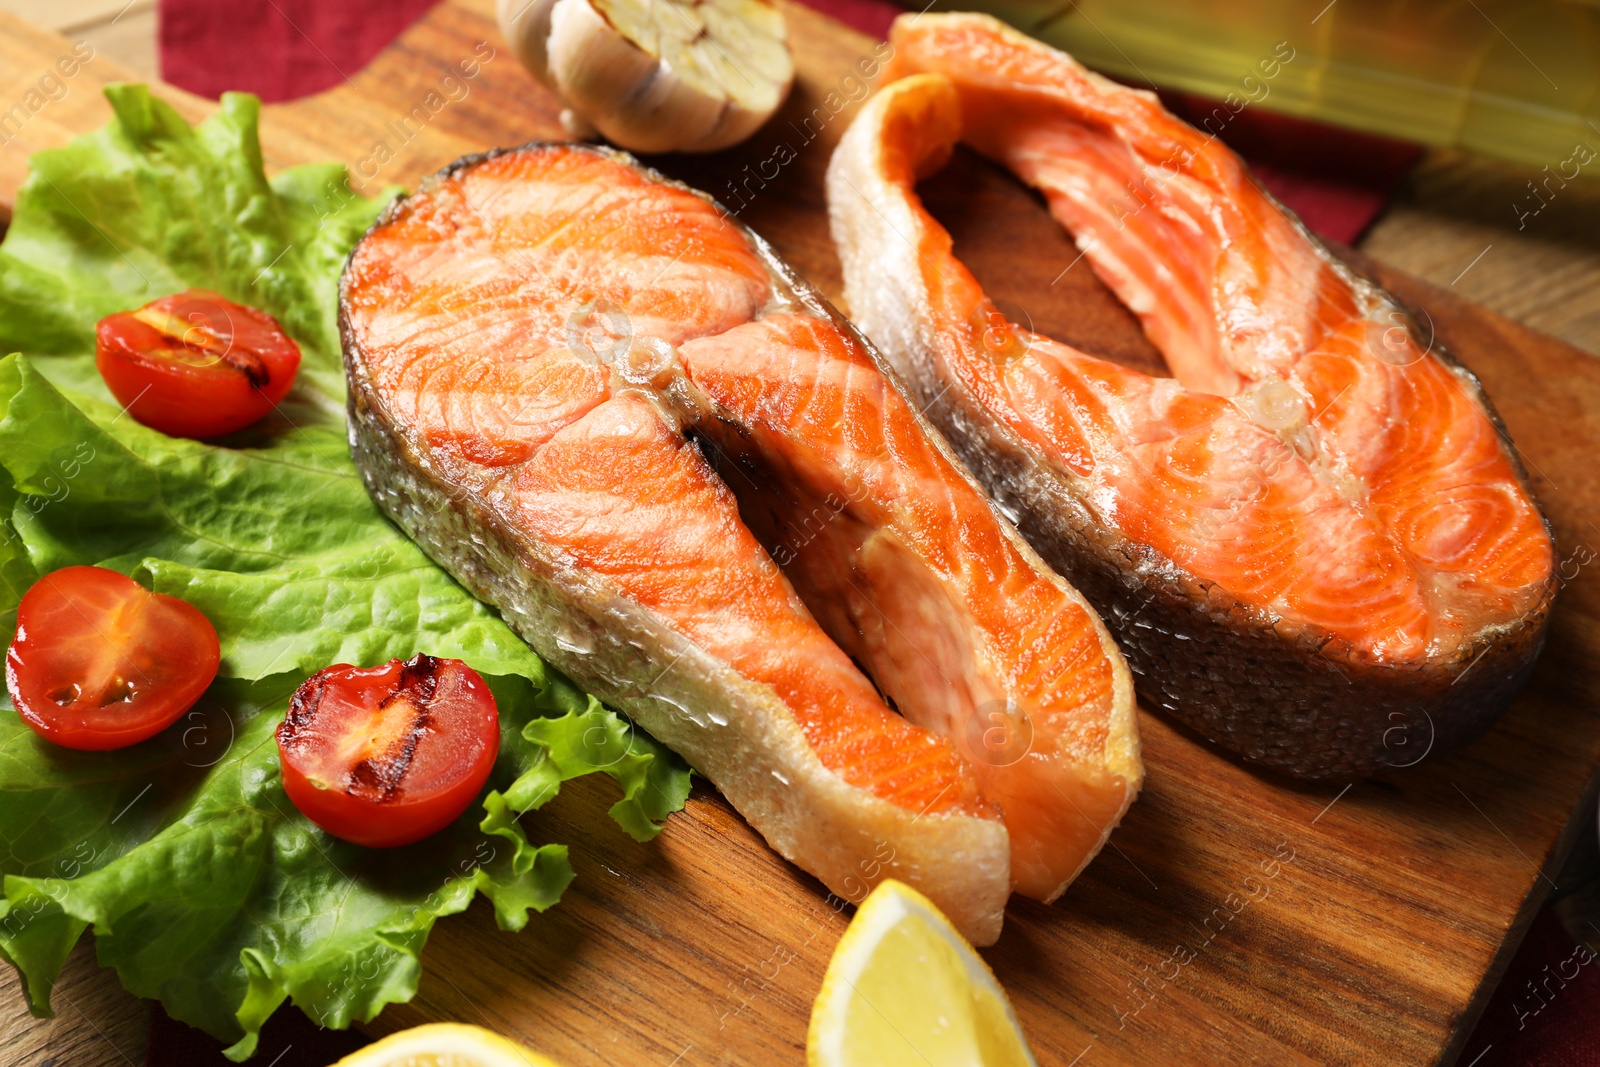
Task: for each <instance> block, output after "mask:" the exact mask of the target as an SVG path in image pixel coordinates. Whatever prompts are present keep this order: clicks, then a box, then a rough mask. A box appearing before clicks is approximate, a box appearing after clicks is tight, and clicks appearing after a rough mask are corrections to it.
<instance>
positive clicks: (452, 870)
mask: <svg viewBox="0 0 1600 1067" xmlns="http://www.w3.org/2000/svg"><path fill="white" fill-rule="evenodd" d="M107 96H108V97H109V99H110V100H111V103H112V108H113V111H114V115H115V117H114V119H113V121H112V123H111V124H110V125H109V126H108V127H106V128H105V129H104V130H101V131H99V132H98V133H95V134H92V135H90V136H88V137H84V138H81V139H79V140H78V141H75V142H74V143H73V144H71V145H70V146H68V147H66V148H63V149H58V150H54V151H50V152H44V153H40V154H39V155H37V156H35V157H34V159H33V161H32V162H33V174H32V176H31V177H30V179H29V181H28V183H27V184H26V185H25V186H24V188H23V190H22V192H21V193H20V194H19V196H18V199H17V205H16V211H15V217H14V221H13V223H12V226H11V229H10V231H9V233H8V234H7V235H6V239H5V242H4V243H3V244H0V352H6V351H10V350H17V351H19V352H21V353H22V354H21V355H12V356H7V357H5V358H4V359H0V517H3V525H0V627H4V628H5V632H6V633H9V632H10V629H11V628H12V627H14V625H15V611H16V605H17V602H18V600H19V599H20V597H21V595H22V594H23V592H24V591H26V589H27V588H28V587H29V586H30V585H31V584H32V583H33V582H34V581H35V580H37V578H38V577H39V576H40V575H42V574H44V573H47V572H49V571H52V570H55V569H56V568H59V567H63V566H68V565H71V564H76V563H94V564H98V565H101V566H106V567H111V568H113V569H115V570H119V571H122V572H123V573H126V574H130V575H133V576H134V577H135V578H137V579H138V580H139V581H141V582H143V583H145V584H146V585H149V586H150V587H152V588H154V589H156V590H158V591H161V592H165V593H170V594H172V595H174V596H179V597H182V598H183V599H185V600H187V601H189V602H190V603H192V604H194V605H195V606H197V607H199V608H200V609H201V610H202V611H204V612H205V613H206V615H207V616H208V617H209V618H210V619H211V621H212V622H213V624H214V625H215V626H216V628H217V632H218V636H219V638H220V639H221V643H222V667H221V671H220V673H219V676H218V679H217V681H216V682H215V683H214V684H213V685H212V686H211V688H210V689H209V690H208V691H207V693H206V695H205V697H204V698H202V700H201V701H200V703H199V704H197V705H196V706H195V708H194V709H193V710H191V711H190V712H189V713H188V714H187V715H186V716H185V718H184V719H182V720H181V721H180V722H179V723H178V724H177V725H175V726H173V727H172V728H171V729H169V730H168V731H166V732H165V733H164V734H162V735H161V736H159V737H156V738H153V739H151V740H150V741H147V742H145V743H144V744H141V745H136V746H133V747H131V748H128V749H123V750H121V751H118V752H110V753H78V752H70V751H67V750H64V749H60V748H57V747H55V746H53V745H50V744H48V743H46V742H44V741H42V740H41V739H39V738H38V737H37V736H36V735H34V734H33V733H32V731H30V730H29V729H28V728H27V727H26V726H25V725H23V724H22V722H21V720H20V719H19V718H18V717H17V716H16V715H15V714H14V712H12V711H10V710H6V711H0V876H3V879H0V890H3V896H0V957H3V958H4V959H6V960H7V961H9V962H11V963H12V964H13V965H15V966H16V967H17V968H18V970H19V971H20V972H21V973H22V975H23V978H24V981H25V985H26V989H27V992H28V996H29V1001H30V1004H31V1006H32V1007H33V1009H34V1010H35V1011H36V1012H38V1013H40V1014H48V1012H49V1010H50V1006H49V999H50V989H51V986H52V984H53V983H54V981H55V979H56V977H57V975H58V974H59V972H60V969H61V966H62V964H63V962H64V961H65V958H66V955H67V953H68V952H69V951H70V950H71V948H72V946H73V945H74V944H75V943H76V942H77V940H78V939H79V938H80V937H81V936H82V934H83V932H84V931H85V930H86V929H90V928H92V929H93V931H94V934H95V940H96V948H97V951H98V953H99V958H100V960H101V962H102V963H104V964H105V965H107V966H112V967H115V968H116V969H117V971H118V973H119V975H120V976H121V978H122V981H123V982H124V984H125V985H126V986H127V987H128V988H129V989H130V990H132V991H134V992H136V993H138V994H140V995H142V996H148V997H154V998H159V999H160V1000H161V1001H162V1003H163V1004H164V1005H165V1006H166V1009H167V1011H168V1012H169V1013H170V1014H171V1015H173V1016H174V1017H176V1018H179V1019H182V1020H184V1021H186V1022H190V1023H192V1024H194V1025H196V1026H200V1027H202V1028H204V1029H206V1030H207V1031H209V1032H210V1033H212V1034H214V1035H216V1036H218V1037H221V1038H223V1039H225V1040H229V1041H233V1042H234V1045H233V1047H232V1048H231V1049H230V1055H232V1056H234V1057H235V1058H241V1059H242V1058H244V1057H246V1056H248V1055H250V1054H251V1053H252V1052H253V1051H254V1048H255V1042H256V1037H257V1034H258V1032H259V1030H260V1027H261V1025H262V1023H263V1022H265V1020H266V1019H267V1017H268V1016H270V1015H271V1013H272V1012H273V1011H274V1010H276V1009H277V1008H278V1006H279V1005H281V1004H282V1002H283V1001H284V1000H285V999H289V1000H292V1001H293V1002H294V1003H295V1004H297V1005H298V1006H300V1007H301V1008H302V1009H303V1010H305V1011H306V1012H307V1013H308V1014H309V1015H310V1016H311V1017H312V1018H313V1019H315V1020H316V1021H317V1022H319V1023H321V1024H323V1025H327V1026H335V1027H342V1026H347V1025H349V1024H350V1022H351V1021H352V1020H366V1019H370V1018H371V1017H372V1016H374V1015H375V1014H377V1012H378V1011H379V1010H381V1009H382V1007H383V1006H384V1005H385V1004H389V1003H393V1002H395V1001H398V1000H405V999H408V998H409V997H411V996H412V995H413V994H414V993H415V990H416V985H417V979H418V974H419V963H418V954H419V952H420V951H421V948H422V945H423V942H424V941H425V939H426V938H427V935H428V932H429V930H430V929H431V928H432V925H433V923H434V921H435V920H436V919H438V918H439V917H441V916H444V915H449V914H453V913H455V912H459V911H461V910H462V909H464V908H465V907H467V905H468V903H469V902H470V901H471V900H472V899H473V898H474V897H475V896H476V895H477V894H479V893H482V894H483V895H484V896H485V897H486V898H487V899H488V900H489V901H490V903H491V904H492V905H493V907H494V910H495V916H496V919H497V921H498V923H499V924H500V926H501V927H503V928H505V929H507V930H519V929H521V928H522V927H523V926H524V925H525V924H526V922H527V921H528V913H529V912H530V911H543V910H544V909H545V908H548V907H550V906H551V905H552V904H554V903H555V902H556V901H557V900H558V899H559V898H560V896H561V893H562V891H563V889H564V888H565V887H566V885H567V883H568V882H569V881H570V880H571V878H572V876H573V873H572V869H571V867H570V865H569V864H568V862H567V855H566V848H565V846H563V845H560V844H544V845H540V846H535V845H534V844H532V843H530V841H529V840H528V838H527V836H526V834H525V832H524V830H523V827H522V825H521V823H520V822H519V821H518V819H519V817H520V816H521V815H522V814H523V813H525V812H528V811H531V810H534V809H536V808H538V807H540V806H541V805H543V804H545V803H547V802H548V801H549V800H550V798H551V797H553V796H555V794H556V792H557V791H558V790H559V788H560V786H561V783H562V782H564V781H566V780H568V779H571V778H573V777H576V776H578V775H582V774H589V773H604V774H608V775H610V776H611V777H612V778H614V779H615V780H616V781H617V783H618V784H619V786H620V787H621V790H622V798H621V799H620V800H619V801H618V802H617V803H616V804H615V806H614V807H613V808H612V809H611V814H612V816H613V818H615V819H616V820H617V822H618V823H620V824H621V825H622V826H623V827H624V828H625V829H626V830H627V831H628V832H629V833H631V834H632V835H633V836H634V837H636V838H638V839H640V840H646V839H648V838H649V837H651V836H653V835H654V834H655V833H656V832H657V831H658V830H659V828H660V825H661V821H662V820H663V819H665V818H666V816H667V815H668V814H670V813H671V812H673V811H676V810H678V809H679V808H681V807H682V805H683V802H684V799H685V798H686V796H687V793H688V782H689V775H688V770H687V768H686V767H685V766H684V765H683V763H682V762H681V761H680V760H678V759H677V757H675V756H673V755H672V754H671V753H670V752H668V751H667V750H665V749H664V748H662V747H661V746H660V745H658V744H657V743H656V742H654V741H653V740H651V739H650V738H649V737H648V736H646V735H644V734H643V733H640V732H639V731H637V730H635V729H634V728H633V727H631V726H630V725H629V724H628V723H627V722H626V721H624V720H623V719H621V718H619V717H618V716H617V715H615V714H614V713H613V712H611V711H610V710H609V709H607V708H605V707H604V706H603V705H601V704H600V703H599V702H598V701H596V700H595V699H594V698H593V697H590V696H587V695H586V694H583V693H581V692H580V691H579V690H577V689H576V688H575V687H574V686H573V685H572V684H571V683H570V682H568V681H566V680H565V679H564V678H562V677H561V676H560V675H558V674H557V673H555V672H554V671H553V670H551V669H549V668H548V667H547V666H546V665H545V664H544V662H543V661H542V660H541V659H539V657H538V656H537V655H535V654H534V653H533V652H532V650H531V649H529V648H528V646H527V645H526V644H525V643H523V642H522V641H521V639H519V638H518V637H517V636H516V635H515V634H514V633H513V632H512V631H511V630H510V629H509V628H508V627H507V626H506V625H505V623H504V622H503V621H502V620H501V619H500V617H499V616H498V614H496V613H495V612H493V611H492V610H490V609H488V608H486V607H485V606H484V605H483V604H481V603H479V602H478V601H477V600H475V599H474V598H473V597H472V596H471V595H470V594H468V593H467V592H466V591H465V590H463V589H462V588H461V587H460V586H459V585H457V584H456V583H455V581H454V580H453V579H451V578H450V576H449V575H448V574H446V573H445V572H444V571H442V570H440V569H439V568H438V567H437V566H435V565H434V564H433V563H432V562H431V561H430V560H429V559H428V558H427V557H426V556H425V555H423V554H422V552H421V551H420V550H419V549H417V547H416V546H415V545H413V544H412V543H411V542H410V541H409V540H407V539H406V538H405V537H404V536H403V535H402V534H400V533H399V531H398V530H396V528H395V527H394V526H392V525H391V524H390V523H389V522H388V521H387V520H386V519H384V517H383V516H382V515H381V514H380V513H379V512H378V510H377V509H376V507H375V506H374V505H373V504H372V502H371V500H370V499H369V498H368V496H367V494H366V492H365V490H364V488H363V487H362V484H361V482H360V479H359V477H358V475H357V473H356V470H355V468H354V466H353V464H352V463H351V461H350V458H349V453H348V450H347V446H346V443H345V426H344V419H343V415H342V413H341V407H342V404H341V400H340V398H341V396H342V389H343V380H342V375H341V374H340V371H339V350H338V339H337V334H336V331H335V328H334V310H335V284H336V281H337V277H338V272H339V269H340V266H341V264H342V263H343V260H344V257H345V256H346V255H347V254H348V252H349V249H350V248H351V247H352V246H353V244H354V242H355V240H356V239H357V237H358V236H359V235H360V233H361V232H362V231H363V230H364V228H365V227H366V226H367V225H368V224H369V223H370V222H371V220H372V219H373V218H374V217H375V215H376V213H377V211H378V210H379V209H380V208H381V206H382V203H381V201H367V200H362V199H360V198H357V197H355V196H353V195H352V194H351V193H350V191H349V186H348V182H347V180H346V176H345V173H344V171H343V169H342V168H340V167H337V166H327V167H305V168H297V169H294V170H291V171H287V172H285V173H283V174H280V175H278V176H277V177H275V178H273V179H272V180H270V181H269V180H268V179H267V178H266V177H265V175H264V173H263V172H262V167H261V159H260V150H259V146H258V143H257V138H256V121H257V116H258V110H259V109H258V105H257V103H256V101H255V99H254V98H253V97H248V96H242V95H233V94H230V95H229V96H226V97H224V99H223V102H222V106H221V107H220V108H219V109H218V111H217V112H216V113H215V114H214V115H213V116H212V117H211V118H209V119H208V120H207V121H206V122H204V123H202V124H201V125H200V126H198V127H193V128H191V127H189V126H188V125H187V124H185V123H184V122H183V121H182V120H181V119H180V118H179V117H178V116H177V115H176V114H175V113H174V112H172V110H171V109H170V108H169V107H167V106H166V105H164V104H161V103H160V102H159V101H157V100H155V99H154V98H153V97H151V96H150V95H149V93H148V92H147V91H145V90H144V89H143V88H141V87H136V86H118V87H113V88H111V89H109V90H108V91H107ZM187 286H201V287H206V288H211V289H215V290H217V291H219V292H221V293H222V294H223V295H224V296H227V297H229V298H231V299H235V300H238V301H240V302H243V303H249V304H253V305H255V306H257V307H261V308H263V309H264V310H266V311H268V312H270V313H271V314H273V315H274V316H275V317H276V318H277V319H278V320H279V322H280V323H282V324H283V325H284V327H285V329H286V330H287V331H288V332H289V333H290V334H291V336H293V337H294V338H295V339H296V341H297V342H298V343H299V344H300V345H301V348H302V351H303V353H304V363H303V367H304V370H303V371H302V374H301V378H300V381H299V383H298V384H297V386H296V390H295V393H294V394H292V396H291V400H290V402H287V403H286V404H284V405H283V406H282V408H281V410H280V411H279V412H278V413H277V414H276V415H274V416H273V417H272V418H269V419H268V420H266V422H265V423H263V424H262V425H261V426H259V427H256V428H253V429H252V430H250V431H246V432H245V433H243V434H240V435H237V436H236V437H235V438H234V439H233V440H231V441H229V442H228V447H219V446H216V445H208V444H200V443H198V442H194V441H185V440H178V439H173V438H168V437H165V436H164V435H162V434H159V433H156V432H154V431H152V430H149V429H146V428H145V427H143V426H140V425H139V424H137V423H135V422H134V421H133V420H132V419H131V418H127V417H125V416H124V414H123V413H122V411H121V410H120V408H119V407H118V406H117V405H116V404H115V403H114V402H113V401H112V400H111V398H110V396H109V394H108V393H107V392H106V390H105V389H104V386H103V385H102V383H101V382H100V380H99V377H98V374H97V373H96V372H95V370H94V364H93V343H94V341H93V327H94V323H95V322H96V321H97V320H98V319H99V318H100V317H101V316H103V315H105V314H108V313H110V312H113V311H118V310H123V309H126V308H130V307H136V306H139V305H140V304H143V303H145V302H147V301H149V300H151V299H154V298H156V297H158V296H161V295H165V294H166V293H168V292H172V291H176V290H179V289H182V288H184V287H187ZM419 652H425V653H428V654H431V655H436V656H450V657H456V658H460V659H464V660H466V661H467V662H468V663H470V664H472V665H473V666H474V667H475V668H476V669H477V670H478V671H479V673H481V674H483V675H484V677H485V678H486V679H487V680H488V682H489V684H490V687H491V688H492V689H493V691H494V693H495V697H496V700H497V702H498V705H499V708H500V715H501V731H502V742H501V752H500V758H499V760H498V762H497V765H496V767H495V771H494V774H493V775H492V777H491V780H490V786H489V789H488V790H487V791H486V793H485V795H484V797H483V798H482V802H481V804H480V805H476V806H474V807H473V808H471V809H469V810H468V811H467V812H466V813H465V814H464V815H463V816H462V817H461V818H460V819H459V820H458V821H457V822H456V823H455V824H454V825H453V826H451V827H450V828H448V829H446V830H445V831H442V832H441V833H439V834H437V835H435V836H433V837H430V838H429V839H427V840H426V841H422V842H418V843H417V844H415V845H411V846H408V847H406V848H402V849H394V850H373V849H363V848H359V847H357V846H353V845H349V844H346V843H344V842H340V841H338V840H336V839H333V838H331V837H329V836H328V835H326V834H324V833H323V832H322V831H320V830H318V829H317V828H316V827H314V826H313V825H311V824H310V823H309V822H308V821H307V820H306V819H305V818H304V817H303V816H301V815H300V814H299V813H298V812H297V811H296V810H295V809H294V807H293V805H292V804H291V803H290V802H289V800H288V799H287V797H286V796H285V794H284V792H283V788H282V784H281V780H280V778H279V773H278V759H277V749H276V744H275V741H274V737H273V731H274V729H275V728H276V726H277V724H278V722H279V721H280V720H281V719H282V717H283V713H284V709H285V707H286V705H287V701H288V698H289V695H290V694H291V693H292V692H293V691H294V689H295V688H296V686H298V684H299V683H300V682H301V681H302V680H303V679H304V678H305V677H306V676H307V675H308V674H310V673H311V672H313V671H315V670H318V669H320V668H321V667H324V666H326V665H328V664H329V663H336V662H349V663H359V664H373V663H380V662H383V661H385V660H388V659H391V658H406V657H409V656H412V655H415V654H417V653H419ZM6 707H7V709H9V705H6Z"/></svg>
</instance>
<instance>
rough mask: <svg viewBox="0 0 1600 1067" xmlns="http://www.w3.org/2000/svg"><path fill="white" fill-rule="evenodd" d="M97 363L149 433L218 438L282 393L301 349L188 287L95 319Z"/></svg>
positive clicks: (252, 317) (251, 311)
mask: <svg viewBox="0 0 1600 1067" xmlns="http://www.w3.org/2000/svg"><path fill="white" fill-rule="evenodd" d="M95 364H96V365H97V366H98V367H99V368H100V376H101V377H102V378H104V379H105V382H106V386H107V387H108V388H110V390H111V395H112V396H115V397H116V398H117V399H118V400H119V401H120V402H121V403H122V405H123V406H124V407H125V408H127V410H128V414H130V415H132V416H133V417H134V418H135V419H137V420H138V421H140V422H142V423H144V424H145V425H146V426H148V427H150V428H151V429H153V430H160V431H161V432H162V433H164V434H169V435H171V436H173V437H219V436H221V435H222V434H225V433H232V432H234V431H235V430H242V429H244V428H245V427H246V426H249V425H250V424H251V423H253V422H256V421H258V420H259V419H261V418H262V416H264V415H266V414H267V412H269V411H271V410H272V409H273V407H275V406H276V405H277V404H278V402H279V401H281V400H282V399H283V398H284V397H285V396H286V395H288V392H289V388H290V386H292V385H294V376H295V373H296V372H297V371H298V370H299V369H300V347H299V346H298V345H296V344H295V343H294V342H293V341H291V340H290V339H289V338H288V337H287V336H286V335H285V334H284V332H283V330H282V329H281V328H280V327H279V326H278V323H277V320H276V319H274V318H273V317H272V316H271V315H268V314H266V313H265V312H261V311H257V310H256V309H255V308H251V307H244V306H243V305H241V304H235V303H234V302H233V301H231V300H225V299H223V298H222V297H220V296H218V295H217V294H216V293H213V292H209V291H207V290H205V289H185V290H184V291H183V292H181V293H175V294H173V295H172V296H164V297H162V298H161V299H160V300H156V301H153V302H152V303H149V304H146V305H145V306H144V307H142V308H140V309H139V310H137V311H123V312H119V313H117V314H115V315H107V316H106V317H105V318H103V319H101V320H100V325H99V327H98V328H97V329H96V330H95Z"/></svg>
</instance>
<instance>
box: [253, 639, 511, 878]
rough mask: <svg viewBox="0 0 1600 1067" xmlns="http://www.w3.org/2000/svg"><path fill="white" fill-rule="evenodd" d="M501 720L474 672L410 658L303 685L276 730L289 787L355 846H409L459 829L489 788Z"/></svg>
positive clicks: (454, 663)
mask: <svg viewBox="0 0 1600 1067" xmlns="http://www.w3.org/2000/svg"><path fill="white" fill-rule="evenodd" d="M499 753H500V712H499V709H497V708H496V707H495V703H494V694H493V693H491V692H489V687H488V686H487V685H485V684H484V681H483V679H482V678H481V677H479V676H478V672H477V671H475V670H473V669H472V668H471V667H469V666H467V665H466V664H465V663H462V662H461V661H460V660H458V659H435V658H434V657H433V656H414V657H412V658H411V659H409V660H406V661H405V662H404V663H402V662H400V661H399V660H397V659H395V660H390V661H389V662H388V663H385V664H384V665H383V666H381V667H351V666H348V665H346V664H338V665H335V666H332V667H325V668H324V669H322V670H320V671H318V672H317V673H316V674H313V675H312V676H311V677H310V678H308V679H306V681H305V684H304V685H302V686H301V687H300V688H299V689H298V690H296V691H295V694H294V696H293V697H292V698H290V700H289V714H288V715H287V716H286V717H285V718H284V720H283V722H282V723H280V724H279V726H278V761H279V763H280V764H281V765H282V768H283V789H284V792H286V793H288V794H289V799H290V800H292V801H294V806H295V807H297V808H299V809H300V811H301V812H302V813H303V814H304V815H305V817H306V818H308V819H310V820H311V821H312V822H314V823H316V824H317V825H318V826H320V827H322V828H323V829H324V830H326V831H328V833H330V834H332V835H333V836H334V837H338V838H341V839H343V840H345V841H349V842H351V843H353V844H357V845H370V846H372V847H374V848H389V847H392V846H395V845H409V844H410V843H411V842H413V841H420V840H421V839H422V838H424V837H427V836H428V835H429V834H433V833H437V832H438V831H439V830H442V829H444V828H445V827H446V826H448V825H450V824H451V823H452V822H454V821H455V820H456V819H457V818H458V817H459V816H460V815H461V813H462V812H463V811H466V810H467V805H468V804H471V803H472V801H473V798H474V797H476V796H477V795H478V793H479V792H480V791H481V790H482V789H483V786H484V783H485V782H487V781H488V780H489V772H490V771H491V770H492V769H493V768H494V760H495V757H496V756H497V755H499Z"/></svg>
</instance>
